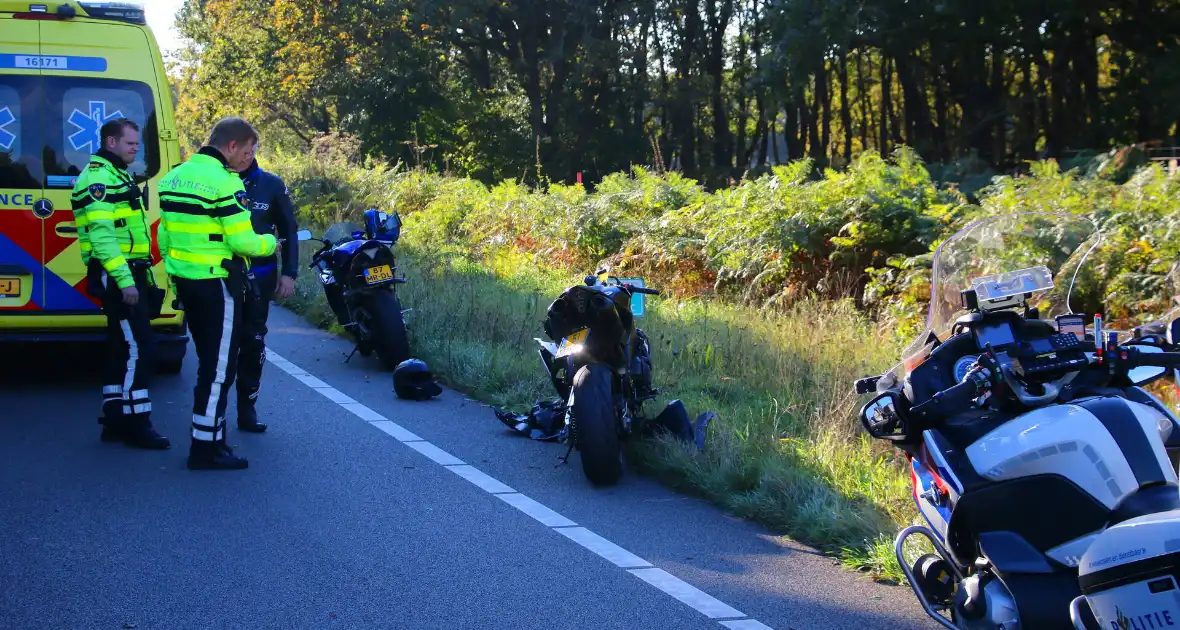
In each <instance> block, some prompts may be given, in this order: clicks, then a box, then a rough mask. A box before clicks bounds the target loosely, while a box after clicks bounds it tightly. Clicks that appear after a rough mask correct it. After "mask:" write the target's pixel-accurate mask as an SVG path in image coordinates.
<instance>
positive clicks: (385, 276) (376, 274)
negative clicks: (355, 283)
mask: <svg viewBox="0 0 1180 630" xmlns="http://www.w3.org/2000/svg"><path fill="white" fill-rule="evenodd" d="M391 279H393V271H392V270H390V268H389V265H380V266H377V267H369V268H368V269H366V270H365V282H367V283H369V284H373V283H374V282H383V281H385V280H391Z"/></svg>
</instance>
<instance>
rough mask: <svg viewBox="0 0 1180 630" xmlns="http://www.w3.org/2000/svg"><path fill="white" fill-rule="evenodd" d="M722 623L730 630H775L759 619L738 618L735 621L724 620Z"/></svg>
mask: <svg viewBox="0 0 1180 630" xmlns="http://www.w3.org/2000/svg"><path fill="white" fill-rule="evenodd" d="M721 625H723V626H725V627H726V628H729V629H730V630H773V629H772V628H771V627H770V626H768V625H766V624H764V623H762V622H761V621H758V620H757V619H736V620H733V621H722V622H721Z"/></svg>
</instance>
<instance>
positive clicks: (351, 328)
mask: <svg viewBox="0 0 1180 630" xmlns="http://www.w3.org/2000/svg"><path fill="white" fill-rule="evenodd" d="M363 216H364V222H365V225H364V227H363V228H362V227H361V226H359V225H356V224H355V223H352V222H347V221H346V222H341V223H337V224H335V225H333V226H332V227H330V228H328V229H327V231H325V232H324V236H323V237H322V238H320V239H315V240H319V241H321V242H322V243H323V247H321V248H320V249H319V251H317V252H316V253H315V255H313V256H312V259H311V264H310V265H308V268H310V269H315V270H316V272H317V274H318V276H319V281H320V285H321V286H322V287H323V289H324V295H325V296H326V297H327V299H328V305H329V306H330V307H331V308H332V312H333V313H334V314H335V315H336V321H337V322H338V323H339V324H340V325H341V326H343V327H344V329H345V330H346V331H348V333H349V334H350V335H351V336H352V338H353V340H354V341H355V343H356V347H355V348H354V349H353V351H352V354H350V355H348V360H351V359H352V356H353V355H354V354H356V353H357V352H358V351H359V352H360V353H361V356H366V357H367V356H370V355H372V354H373V352H374V351H375V352H376V353H377V358H378V360H379V361H380V362H381V366H382V367H383V368H384V369H386V370H392V369H394V368H396V367H397V366H398V364H400V363H401V362H402V361H405V360H407V359H409V358H410V346H409V341H408V339H407V336H406V324H405V319H404V315H405V313H406V312H408V311H409V309H402V306H401V301H400V300H398V297H397V291H396V289H395V288H394V287H395V286H396V285H398V284H402V283H404V282H405V281H406V279H405V277H401V278H399V277H396V276H395V275H394V272H395V271H396V270H397V264H396V261H395V258H394V255H393V251H392V249H391V248H392V247H393V245H394V243H396V242H397V240H398V238H400V237H401V226H402V223H401V217H399V216H398V214H397V212H393V213H385V212H381V211H379V210H377V209H376V208H370V209H368V210H365V212H364V214H363ZM299 240H300V241H306V240H313V239H312V235H311V232H310V231H308V230H301V231H300V232H299Z"/></svg>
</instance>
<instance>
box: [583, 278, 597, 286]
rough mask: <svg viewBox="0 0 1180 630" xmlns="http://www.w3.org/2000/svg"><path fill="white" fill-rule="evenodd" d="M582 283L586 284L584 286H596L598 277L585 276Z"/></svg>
mask: <svg viewBox="0 0 1180 630" xmlns="http://www.w3.org/2000/svg"><path fill="white" fill-rule="evenodd" d="M584 282H585V283H586V286H588V287H592V286H594V285H596V284H598V276H586V279H585V280H584Z"/></svg>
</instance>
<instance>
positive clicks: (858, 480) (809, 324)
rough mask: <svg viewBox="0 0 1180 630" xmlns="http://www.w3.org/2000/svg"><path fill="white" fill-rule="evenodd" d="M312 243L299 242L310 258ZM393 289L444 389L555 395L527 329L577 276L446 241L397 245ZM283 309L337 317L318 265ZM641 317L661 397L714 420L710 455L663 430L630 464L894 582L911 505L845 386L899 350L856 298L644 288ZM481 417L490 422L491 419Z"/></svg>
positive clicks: (535, 326)
mask: <svg viewBox="0 0 1180 630" xmlns="http://www.w3.org/2000/svg"><path fill="white" fill-rule="evenodd" d="M313 249H314V248H313V247H312V246H310V245H308V246H305V251H304V252H303V253H304V257H305V258H308V257H309V256H310V252H311V251H312V250H313ZM398 256H399V269H400V270H401V271H402V272H403V273H405V274H406V276H407V278H408V280H409V282H407V283H406V284H404V285H400V286H399V287H398V292H399V294H400V296H401V299H402V303H403V306H404V307H406V308H412V309H413V311H412V312H410V313H409V314H407V324H408V328H409V333H410V342H411V347H412V349H413V352H414V354H415V356H418V357H420V358H422V359H424V360H426V361H427V362H429V363H430V365H431V367H432V369H434V370H435V371H436V373H438V374H440V375H441V378H442V379H443V380H444V381H445V382H446V383H447V384H448V385H450V386H452V387H454V388H456V389H458V390H460V391H463V392H465V393H468V394H469V395H472V396H473V397H476V398H478V399H480V400H483V401H485V402H487V403H489V404H494V405H499V406H506V407H509V408H512V409H514V410H517V411H527V410H528V409H529V408H530V407H531V406H532V405H533V404H534V403H535V402H536V401H537V400H539V399H545V398H552V397H553V396H554V393H553V390H552V386H551V384H550V383H549V382H548V379H547V378H546V377H545V376H544V373H543V371H542V370H541V364H540V360H539V358H538V357H537V353H536V344H535V342H534V341H533V338H534V337H544V333H543V330H542V327H541V323H542V321H543V319H544V316H545V309H546V308H547V307H548V305H549V303H550V302H552V300H553V299H554V298H556V297H557V296H558V295H559V294H560V293H561V291H562V290H564V289H565V288H567V287H569V286H570V285H572V284H574V283H577V282H579V281H580V279H581V277H580V276H579V275H576V274H564V273H560V272H557V271H554V270H551V269H544V268H541V267H540V266H538V265H536V264H534V263H532V262H531V261H530V257H528V256H524V255H517V254H507V253H503V252H500V253H498V254H496V255H494V256H491V257H490V258H489V259H488V261H487V263H486V264H485V263H479V262H476V261H473V260H471V259H470V258H469V257H467V256H463V255H461V254H460V253H458V252H454V251H450V252H448V251H435V252H430V253H427V252H426V251H423V249H422V248H421V247H418V246H415V245H412V244H410V243H401V244H399V246H398ZM284 306H287V307H290V308H293V309H294V310H296V311H297V312H300V313H302V314H304V315H305V316H307V317H308V319H309V321H312V322H313V323H316V324H317V325H321V326H323V325H325V324H326V323H327V322H330V321H331V313H330V311H329V310H328V308H327V306H326V303H325V302H324V300H323V298H322V291H321V289H320V287H319V285H318V283H317V281H316V279H315V278H314V277H313V276H312V274H310V273H307V274H303V275H302V276H301V278H300V281H299V288H298V291H297V294H296V296H294V297H293V298H292V299H290V300H287V302H286V303H285V304H284ZM648 308H649V310H648V316H647V317H645V318H644V319H641V320H639V325H640V326H641V327H642V328H644V330H645V331H646V332H647V334H648V336H649V338H650V340H651V342H652V350H653V357H652V358H653V363H654V372H655V381H656V386H657V387H660V388H661V389H662V394H663V395H662V396H661V398H660V399H659V400H657V401H655V402H654V403H653V404H650V405H649V406H648V407H646V408H645V409H646V410H647V411H648V413H649V415H655V414H656V413H658V412H659V410H660V409H662V407H663V405H664V404H665V403H667V402H668V401H670V400H673V399H677V398H678V399H680V400H682V401H683V402H684V404H685V406H686V407H687V409H688V411H689V414H690V415H691V416H696V415H697V414H699V413H701V412H704V411H714V412H716V413H717V414H718V416H719V420H718V422H716V423H714V424H713V425H712V428H711V431H710V435H709V438H708V448H707V449H706V451H705V452H702V453H696V452H694V451H692V450H689V449H687V448H685V447H684V446H683V445H681V444H679V443H676V442H672V441H668V440H660V439H656V440H650V441H648V442H644V443H633V444H632V446H631V448H630V449H629V455H630V461H631V462H632V465H633V466H634V467H635V468H637V469H638V470H639V471H642V472H645V473H648V474H652V475H654V476H656V477H657V478H659V479H661V480H662V481H663V482H664V483H666V484H668V485H669V486H672V487H674V488H678V489H681V490H684V491H687V492H691V493H694V494H697V495H700V496H704V497H706V498H708V499H710V500H712V501H714V502H716V503H718V504H719V505H722V506H724V507H725V508H726V509H728V510H730V511H732V512H733V513H735V514H737V515H740V516H743V517H748V518H752V519H756V520H758V521H760V522H762V523H764V524H766V525H767V526H769V527H771V528H773V529H775V530H777V531H779V532H782V533H786V534H789V535H790V536H791V537H793V538H795V539H797V540H800V541H801V542H804V543H807V544H811V545H815V546H817V547H819V548H821V549H823V550H826V551H829V552H834V553H838V554H840V555H841V556H842V557H843V558H845V560H846V563H849V566H856V567H858V568H862V569H868V570H870V571H872V572H873V573H875V574H878V575H881V576H883V577H887V578H888V577H896V575H898V573H897V569H896V567H893V566H890V563H889V562H888V559H887V557H886V556H883V555H880V554H877V555H872V556H871V557H872V561H870V562H866V561H860V560H858V561H855V562H853V561H851V559H854V558H860V557H862V556H865V557H868V556H866V554H872V553H874V550H876V549H877V547H876V546H874V545H875V543H873V542H868V543H866V541H875V540H876V539H877V538H879V537H880V536H882V535H891V533H892V532H893V531H895V530H896V528H897V524H898V522H899V520H900V519H901V518H903V516H904V515H906V514H907V513H908V511H907V510H908V509H909V506H908V502H909V491H908V484H907V477H906V476H905V475H904V469H903V468H902V467H901V465H900V464H899V462H898V460H897V459H896V457H895V456H894V454H893V453H892V452H891V451H889V450H887V449H886V448H884V447H882V446H880V445H874V444H871V441H870V440H869V439H868V438H867V437H865V436H863V435H862V434H861V433H860V432H859V430H858V427H859V424H858V423H857V421H856V420H855V411H856V410H857V409H858V400H857V398H856V397H855V396H854V395H853V394H852V393H851V383H852V381H853V380H855V379H856V378H859V377H860V376H863V375H865V374H868V373H874V372H879V371H880V370H881V369H882V368H883V367H884V366H887V365H888V364H889V360H890V358H891V356H893V355H894V354H895V352H896V350H895V349H894V348H892V347H891V346H890V345H889V344H887V343H881V342H880V341H879V340H878V341H872V337H873V328H872V326H871V325H870V324H869V323H868V322H867V320H865V319H864V318H863V316H861V315H859V314H858V313H857V312H856V310H855V308H854V307H853V305H852V304H850V303H840V302H802V303H800V304H799V305H798V306H796V307H795V308H793V309H791V310H789V311H786V312H783V313H779V314H770V313H764V312H760V311H757V310H754V309H748V308H740V307H728V306H720V305H718V304H710V303H702V302H699V301H693V302H688V301H677V300H672V299H664V298H662V297H660V296H655V297H649V299H648ZM487 421H488V422H497V420H496V419H495V417H494V415H493V414H492V413H491V412H490V411H489V412H488V413H487Z"/></svg>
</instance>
